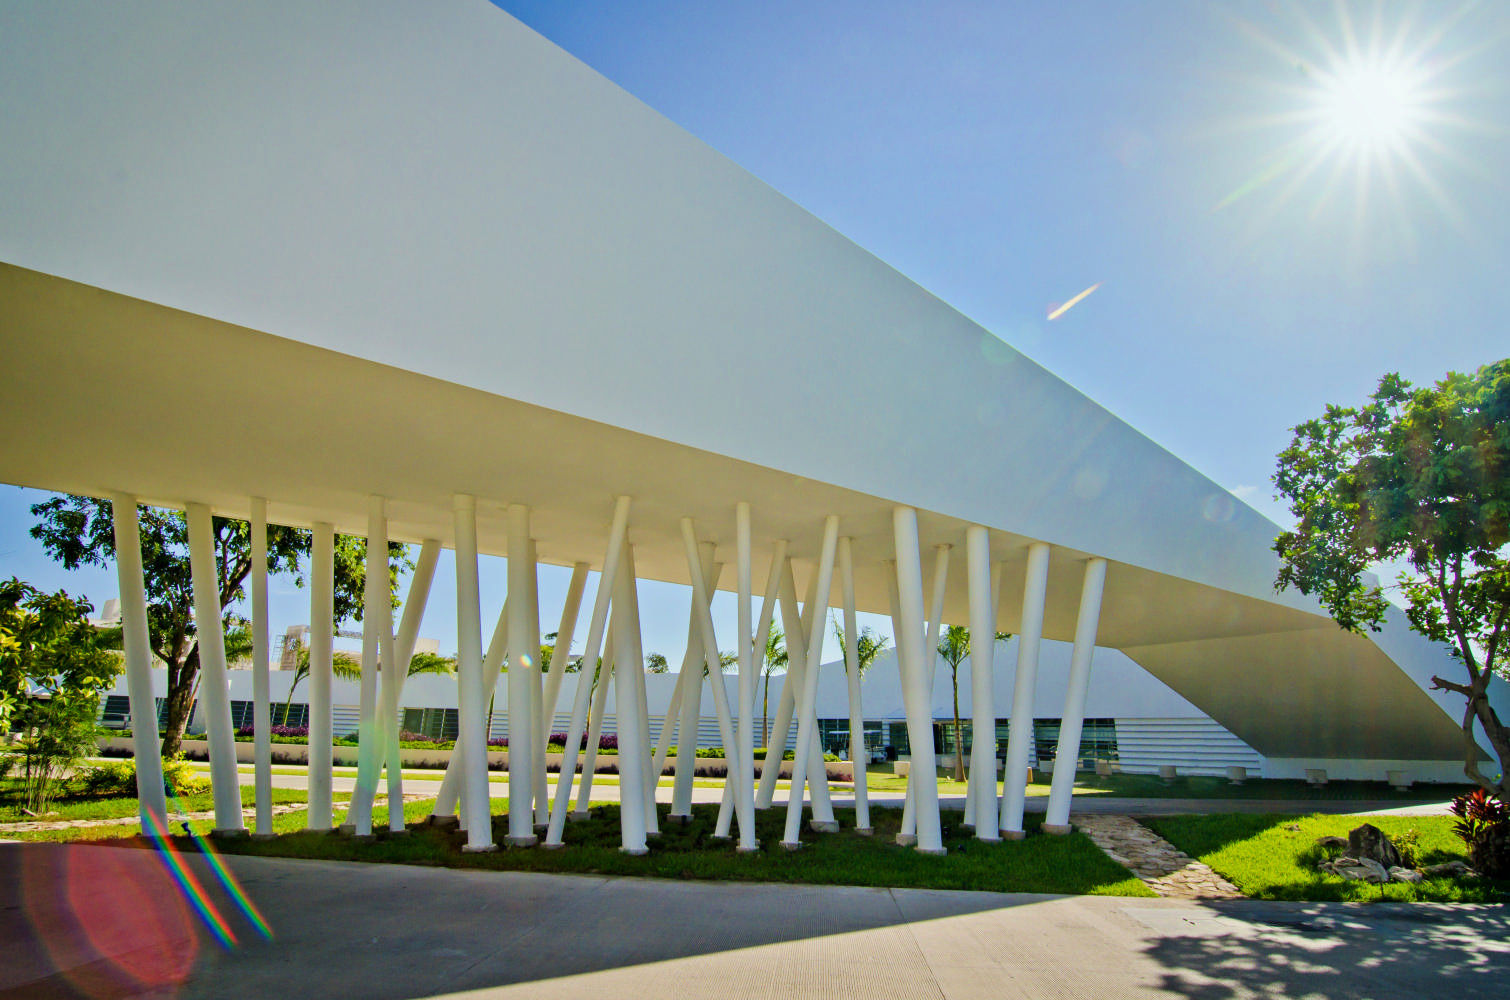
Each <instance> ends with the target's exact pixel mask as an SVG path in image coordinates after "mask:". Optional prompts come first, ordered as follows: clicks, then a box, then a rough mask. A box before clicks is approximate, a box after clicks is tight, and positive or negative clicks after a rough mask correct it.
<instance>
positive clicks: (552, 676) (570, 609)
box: [539, 562, 588, 808]
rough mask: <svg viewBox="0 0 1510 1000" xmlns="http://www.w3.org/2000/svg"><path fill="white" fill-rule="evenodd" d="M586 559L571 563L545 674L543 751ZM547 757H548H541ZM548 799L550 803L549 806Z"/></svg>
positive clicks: (553, 715)
mask: <svg viewBox="0 0 1510 1000" xmlns="http://www.w3.org/2000/svg"><path fill="white" fill-rule="evenodd" d="M587 571H588V568H587V563H585V562H579V563H577V564H576V565H574V566H573V567H572V571H571V583H570V584H568V585H567V588H566V603H565V604H563V605H561V623H560V624H559V625H557V626H556V645H555V648H554V650H553V652H552V653H551V666H550V670H549V672H547V674H546V677H545V701H544V706H545V713H544V714H545V718H546V727H545V728H546V731H545V732H544V733H541V734H539V738H540V752H541V753H542V754H543V753H545V752H546V746H547V745H548V744H549V741H550V736H551V734H550V730H551V729H554V728H555V725H556V706H557V705H558V704H559V703H560V699H561V681H562V680H563V679H564V678H565V677H566V668H567V665H568V661H570V660H571V646H572V640H573V639H575V638H576V635H577V612H579V611H581V610H582V593H583V591H585V590H586V589H587ZM541 759H542V760H544V759H545V758H543V757H542V758H541ZM548 807H549V803H547V808H548Z"/></svg>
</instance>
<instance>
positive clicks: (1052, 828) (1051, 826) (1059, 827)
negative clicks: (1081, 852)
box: [1043, 823, 1074, 836]
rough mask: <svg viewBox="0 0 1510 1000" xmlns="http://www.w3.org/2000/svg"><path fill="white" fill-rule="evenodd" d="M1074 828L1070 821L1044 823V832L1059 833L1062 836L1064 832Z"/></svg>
mask: <svg viewBox="0 0 1510 1000" xmlns="http://www.w3.org/2000/svg"><path fill="white" fill-rule="evenodd" d="M1073 829H1074V827H1073V826H1070V825H1069V824H1068V823H1045V824H1043V832H1044V833H1053V834H1058V835H1060V836H1063V835H1064V834H1066V833H1069V832H1070V831H1071V830H1073Z"/></svg>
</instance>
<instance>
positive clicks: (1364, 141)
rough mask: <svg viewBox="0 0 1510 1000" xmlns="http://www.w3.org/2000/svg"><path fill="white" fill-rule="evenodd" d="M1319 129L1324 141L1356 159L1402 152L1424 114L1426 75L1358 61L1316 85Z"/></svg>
mask: <svg viewBox="0 0 1510 1000" xmlns="http://www.w3.org/2000/svg"><path fill="white" fill-rule="evenodd" d="M1318 83H1319V87H1318V88H1317V96H1316V113H1317V119H1318V121H1317V125H1318V128H1319V130H1320V131H1321V133H1322V138H1323V139H1324V140H1326V141H1330V142H1333V143H1336V144H1337V145H1339V146H1342V147H1344V148H1347V149H1350V150H1351V151H1353V152H1357V153H1366V154H1377V153H1386V152H1398V151H1400V150H1401V149H1403V148H1405V147H1406V146H1408V145H1409V143H1410V141H1411V140H1412V139H1413V138H1414V137H1415V136H1416V134H1417V132H1418V129H1419V126H1420V124H1421V119H1422V114H1423V111H1424V110H1425V103H1426V101H1425V88H1424V80H1423V77H1422V74H1420V73H1419V72H1416V71H1414V70H1413V69H1412V68H1411V67H1410V66H1408V65H1403V64H1398V63H1396V64H1390V63H1386V62H1384V61H1382V60H1378V59H1373V60H1363V59H1358V60H1355V61H1352V62H1349V63H1346V64H1344V65H1341V66H1339V67H1337V68H1336V69H1335V70H1333V71H1331V72H1328V73H1326V74H1324V75H1322V76H1321V77H1320V79H1319V80H1318Z"/></svg>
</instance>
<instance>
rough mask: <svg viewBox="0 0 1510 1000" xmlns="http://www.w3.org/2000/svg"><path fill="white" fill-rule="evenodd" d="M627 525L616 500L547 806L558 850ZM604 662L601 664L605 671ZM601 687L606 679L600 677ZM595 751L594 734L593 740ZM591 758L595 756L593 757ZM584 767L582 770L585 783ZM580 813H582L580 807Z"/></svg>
mask: <svg viewBox="0 0 1510 1000" xmlns="http://www.w3.org/2000/svg"><path fill="white" fill-rule="evenodd" d="M628 524H629V498H628V497H619V499H618V502H617V503H616V504H615V505H614V511H613V524H612V526H611V527H610V528H609V531H608V550H607V552H606V553H604V555H603V572H602V573H601V574H600V575H599V577H598V591H597V594H596V595H594V597H593V603H592V618H591V620H590V621H589V623H588V626H587V642H586V644H585V645H584V646H583V647H582V667H581V669H580V670H578V671H577V690H576V692H575V695H574V697H573V699H572V710H571V721H570V722H569V723H568V725H567V730H566V753H565V755H564V756H563V757H562V760H561V773H560V774H559V775H558V776H557V781H556V797H555V799H554V801H553V802H552V804H551V816H550V826H549V827H548V828H547V830H546V835H545V846H547V847H560V846H561V837H562V832H563V831H564V830H565V828H566V813H567V807H568V806H569V805H570V804H571V791H572V779H573V778H574V777H575V776H576V771H577V752H578V748H579V747H580V745H581V742H582V727H583V725H584V724H585V723H586V720H587V709H588V704H589V702H590V701H591V700H592V697H593V674H594V668H595V665H596V663H597V659H598V647H599V646H600V645H601V644H602V642H603V630H604V628H606V627H607V624H608V607H609V602H610V600H611V599H612V597H613V591H614V580H615V579H616V578H617V575H618V568H619V556H620V552H621V551H622V549H623V547H624V532H625V530H626V528H627V526H628ZM607 666H608V665H607V663H605V664H604V668H605V671H606V669H607ZM601 683H602V684H604V685H605V686H606V685H607V683H608V678H607V677H603V678H601ZM599 716H600V712H594V713H593V722H594V724H596V723H597V722H598V720H599ZM591 749H593V750H596V735H594V737H593V746H592V748H591ZM594 756H595V755H594ZM587 770H588V769H587V766H586V765H585V766H584V768H583V771H584V773H583V776H582V777H583V779H584V782H583V783H584V784H586V783H587V782H586V778H587V776H588V774H587ZM583 810H584V811H585V810H586V806H585V805H584V807H583Z"/></svg>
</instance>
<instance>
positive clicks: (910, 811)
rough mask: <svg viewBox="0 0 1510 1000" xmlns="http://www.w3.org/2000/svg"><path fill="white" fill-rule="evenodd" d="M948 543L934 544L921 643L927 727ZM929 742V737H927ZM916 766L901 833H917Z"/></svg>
mask: <svg viewBox="0 0 1510 1000" xmlns="http://www.w3.org/2000/svg"><path fill="white" fill-rule="evenodd" d="M951 548H952V547H951V546H949V545H936V546H934V549H933V589H932V591H931V593H932V598H931V603H930V604H929V605H928V607H929V611H928V630H927V633H926V635H927V639H926V641H925V642H924V644H923V657H924V658H923V684H924V686H925V687H926V688H927V690H928V707H927V715H928V720H929V726H930V731H931V727H932V724H933V679H934V676H935V675H936V674H937V673H938V664H939V654H938V648H939V633H940V631H941V629H942V628H943V623H944V589H945V586H946V585H947V583H948V581H949V553H950V551H951ZM930 745H932V744H931V737H930ZM916 773H917V770H916V768H913V769H910V770H909V772H908V775H907V801H906V803H905V804H904V805H903V806H902V833H901V836H902V837H911V836H914V835H915V834H916V833H917V817H916V813H915V807H916V803H917V799H916V797H915V796H914V794H913V790H912V784H913V778H914V775H916ZM928 780H930V781H932V782H934V783H935V784H937V781H938V778H937V775H934V774H930V776H929V779H928Z"/></svg>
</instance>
